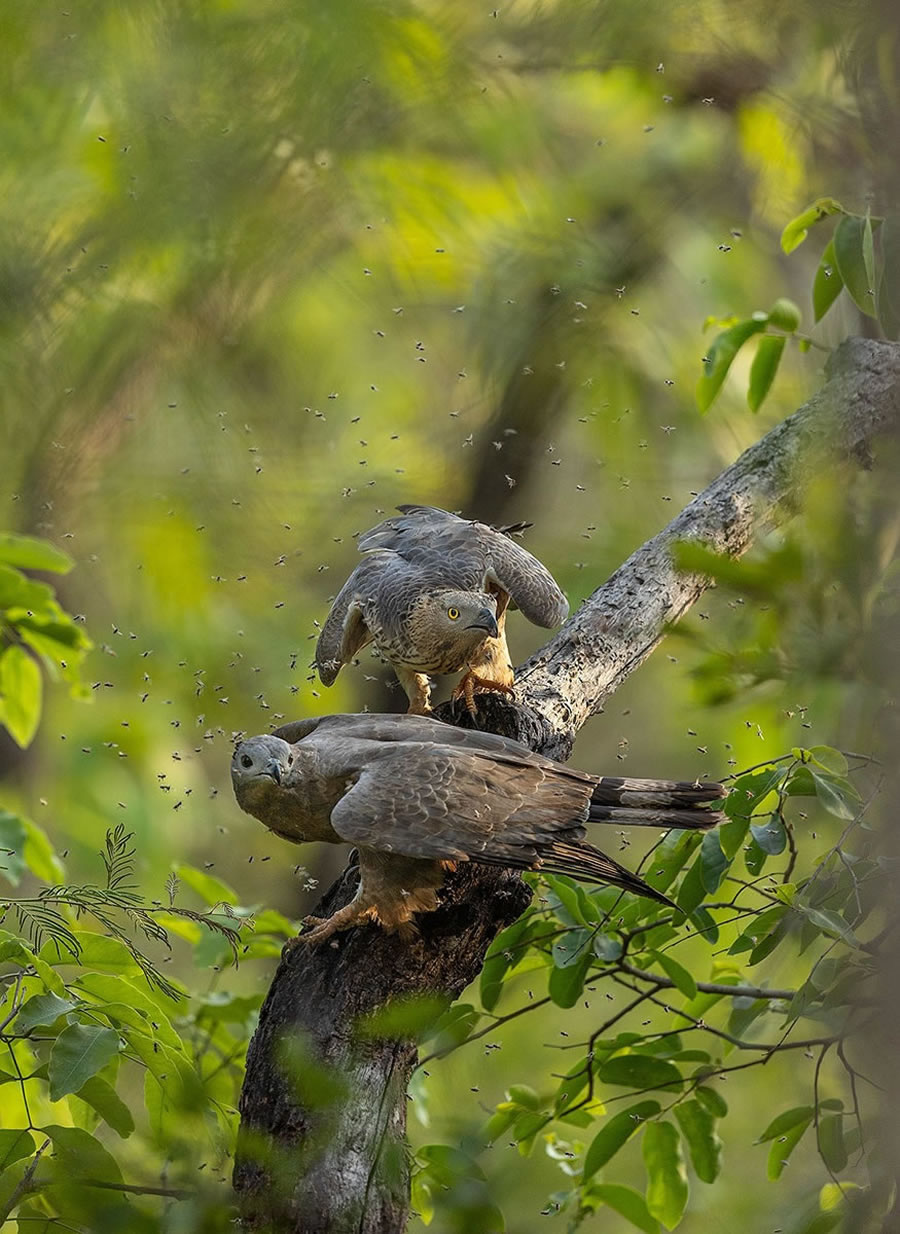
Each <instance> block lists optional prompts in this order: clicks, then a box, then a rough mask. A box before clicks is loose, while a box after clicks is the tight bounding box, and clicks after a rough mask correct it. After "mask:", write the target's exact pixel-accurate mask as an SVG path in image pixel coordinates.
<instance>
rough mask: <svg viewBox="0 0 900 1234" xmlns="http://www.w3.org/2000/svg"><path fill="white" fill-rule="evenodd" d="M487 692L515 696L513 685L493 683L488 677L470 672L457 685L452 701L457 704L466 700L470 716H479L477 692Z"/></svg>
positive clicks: (501, 682) (499, 682)
mask: <svg viewBox="0 0 900 1234" xmlns="http://www.w3.org/2000/svg"><path fill="white" fill-rule="evenodd" d="M487 690H494V691H499V692H500V693H502V694H513V695H514V694H515V690H514V689H513V687H512V685H508V684H507V683H506V682H505V681H491V680H490V678H488V677H481V676H479V674H478V673H475V672H473V671H471V670H470V671H469V672H468V673H466V675H465V676H464V677H462V678H461V679H460V680H459V682H458V683H457V685H456V688H455V689H454V691H453V693H452V694H451V696H450V697H451V699H452V701H453V702H454V703H455V702H457V700H458V699H461V698H464V699H465V700H466V710H467V711H468V713H469V715H471V716H476V715H478V708H477V707H476V706H475V694H476V692H484V691H487Z"/></svg>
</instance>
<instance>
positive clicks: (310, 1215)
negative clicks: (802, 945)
mask: <svg viewBox="0 0 900 1234" xmlns="http://www.w3.org/2000/svg"><path fill="white" fill-rule="evenodd" d="M829 378H830V379H829V381H828V382H827V384H826V385H825V386H824V387H823V388H822V390H820V391H819V393H818V394H816V395H815V396H814V397H813V398H812V399H810V401H809V402H808V403H807V404H806V405H805V406H804V407H802V408H801V409H800V410H799V411H798V412H796V413H795V414H794V415H793V416H791V417H789V418H788V419H787V420H785V421H784V422H783V423H782V424H779V425H778V426H777V427H776V428H774V429H772V431H771V432H770V433H768V434H767V435H766V436H765V437H764V438H763V439H762V440H761V441H760V442H759V443H757V445H755V446H753V447H751V449H749V450H747V451H745V453H744V454H742V455H741V457H740V458H739V459H738V460H737V461H736V462H735V463H733V464H732V465H731V466H730V467H729V468H727V469H726V470H725V471H724V472H723V473H722V474H721V475H720V476H719V477H718V479H717V480H715V481H714V482H713V483H712V484H711V485H710V486H709V487H708V488H707V489H706V491H705V492H703V493H702V494H701V495H700V496H699V497H697V498H696V500H694V501H692V502H691V504H690V505H689V506H687V507H686V509H685V510H683V511H682V512H681V514H679V515H678V516H677V518H675V519H674V520H673V522H672V523H670V524H669V526H668V527H667V528H665V530H663V531H662V532H660V534H659V535H657V536H655V537H654V538H653V539H652V540H650V541H648V542H647V544H645V545H643V547H641V548H639V549H638V550H637V551H636V552H635V553H634V554H632V556H631V557H630V558H629V559H628V561H626V562H625V563H624V565H622V566H621V567H620V568H619V569H618V570H617V571H616V572H615V574H613V575H612V577H611V578H610V579H608V580H607V582H606V583H604V584H603V586H601V587H600V588H599V589H598V590H597V591H596V592H595V593H594V594H593V596H591V597H590V599H589V600H588V601H587V602H586V603H585V604H584V605H583V606H582V608H581V609H580V610H579V611H578V612H577V613H576V614H575V615H574V616H573V617H572V618H571V619H570V620H569V621H568V622H567V623H566V625H565V626H564V627H563V628H562V630H561V631H560V632H559V634H558V635H557V636H556V637H555V638H554V639H553V640H552V641H551V642H550V643H549V644H548V645H547V646H546V647H545V648H544V649H543V650H542V651H540V652H538V654H537V655H536V656H534V657H532V659H531V660H529V661H528V663H527V664H525V665H524V666H523V667H522V669H521V670H520V671H519V673H518V676H517V695H518V698H519V702H518V703H510V702H507V701H506V700H505V699H504V698H501V697H498V696H496V695H484V696H482V697H481V698H479V714H478V724H479V727H481V728H485V729H490V730H492V731H495V732H499V733H502V734H503V735H505V736H510V737H514V738H516V739H518V740H519V741H522V742H524V744H526V745H528V746H529V747H530V748H531V749H534V750H540V751H542V752H543V753H548V754H551V755H553V756H555V757H562V758H564V757H566V755H567V754H568V753H569V750H570V749H571V745H572V741H573V740H574V737H575V734H576V732H577V730H578V729H579V727H580V726H581V725H582V724H583V723H584V722H585V720H587V719H588V718H589V717H590V716H591V715H593V714H594V713H596V712H597V711H598V710H599V709H600V708H601V705H602V702H603V700H604V699H605V698H606V697H608V695H610V694H611V693H612V692H613V691H614V690H615V689H616V688H617V687H618V686H619V685H620V684H621V683H622V682H623V681H624V680H625V678H626V677H627V676H628V675H629V674H630V673H631V672H633V671H634V669H635V668H637V667H638V665H639V664H641V663H642V661H643V660H644V659H645V658H646V657H647V656H648V655H649V654H650V652H651V651H652V650H653V648H654V647H655V646H656V644H657V643H658V642H659V640H660V639H661V638H662V636H663V634H664V633H665V630H666V628H667V627H668V626H669V625H670V624H671V623H672V622H673V621H676V620H677V619H678V618H679V617H680V616H681V615H682V614H683V613H684V612H686V610H687V609H688V608H689V607H690V606H691V604H693V603H694V601H695V600H696V599H697V598H698V597H699V596H700V595H701V594H702V592H703V591H704V589H705V588H706V587H707V586H708V580H707V579H706V578H704V577H701V576H698V575H690V574H682V573H679V572H678V571H677V570H676V569H675V567H674V564H673V562H672V557H671V548H672V545H673V544H674V543H675V542H677V541H679V540H686V539H694V540H699V541H702V542H703V543H704V544H706V545H708V546H709V547H710V548H712V549H715V550H717V551H719V552H723V553H728V554H730V555H732V556H737V555H739V554H741V553H743V552H744V551H745V550H746V549H747V547H748V546H749V544H750V543H751V540H752V539H753V537H754V535H756V534H757V533H758V532H759V531H761V530H764V529H767V528H769V527H772V526H774V525H776V524H777V523H778V522H780V521H782V520H783V519H784V518H786V517H787V516H788V515H789V514H791V513H792V512H793V511H794V510H796V509H797V506H798V503H799V498H800V496H801V495H802V492H803V489H804V487H805V485H806V484H807V483H808V481H809V479H810V478H811V477H812V476H814V475H815V474H817V472H818V471H819V470H820V469H821V468H822V467H823V466H825V465H826V464H834V463H835V462H839V461H844V460H846V461H850V462H853V463H855V464H856V465H859V466H864V467H868V466H870V465H871V461H872V457H873V451H874V447H875V442H876V440H877V438H878V437H879V436H880V435H881V434H882V433H884V432H885V431H886V430H887V429H889V428H896V426H897V424H898V422H900V346H898V345H896V344H891V343H877V342H872V341H870V340H864V339H854V340H850V341H849V342H847V343H845V344H843V346H842V347H840V348H839V349H838V351H837V352H836V353H835V355H834V356H833V357H832V361H831V364H830V366H829ZM438 714H439V716H440V717H441V718H442V719H446V720H448V721H449V722H453V723H458V724H460V725H462V726H471V724H472V721H471V718H470V717H469V716H468V713H467V712H466V711H465V709H464V708H459V709H456V710H454V708H452V707H449V706H446V705H445V707H444V708H442V709H439V712H438ZM356 881H357V880H356V875H355V871H354V869H353V868H352V867H351V868H349V869H348V870H347V871H345V872H344V875H343V876H342V878H341V879H340V880H339V881H338V882H337V883H336V884H335V885H334V887H332V888H331V889H330V890H329V891H328V892H327V894H326V895H325V897H324V899H323V901H322V903H321V904H320V905H319V907H318V908H317V909H316V910H315V911H316V915H319V916H327V915H328V914H329V913H331V912H333V911H334V910H335V909H336V908H337V907H339V906H341V905H342V904H345V903H346V902H347V901H348V900H349V899H350V897H351V896H352V894H353V892H354V890H355V886H356ZM529 899H530V893H529V891H528V889H527V888H526V887H525V886H524V884H523V883H522V882H521V880H520V879H519V878H518V877H517V876H516V875H514V874H512V873H511V872H509V871H497V870H492V869H489V868H485V867H475V866H474V865H467V866H463V867H462V868H461V869H460V870H459V871H458V872H457V873H456V874H455V875H453V876H451V877H450V878H449V879H448V884H447V887H446V889H445V891H444V893H443V897H442V905H441V908H440V909H439V910H438V911H437V912H434V913H428V914H423V915H422V917H421V921H420V934H419V936H418V937H417V938H416V940H415V941H414V942H413V943H407V942H404V941H403V940H402V939H400V938H399V937H398V936H397V935H388V934H385V933H384V932H383V931H381V930H379V929H378V928H377V927H374V926H366V927H363V928H357V929H354V930H351V931H348V932H347V933H346V934H343V935H340V936H338V937H337V938H335V939H334V940H333V942H332V943H331V944H330V945H329V946H324V947H319V948H315V949H307V948H303V947H297V948H295V949H294V950H293V951H292V952H291V953H290V954H289V955H288V956H287V957H286V958H283V959H282V962H281V964H280V965H279V968H278V971H277V972H276V974H275V978H274V981H273V983H272V987H271V989H270V991H269V994H268V997H267V998H266V1001H265V1003H264V1004H263V1007H262V1009H261V1011H260V1021H259V1027H258V1029H257V1032H256V1034H255V1036H254V1038H253V1041H252V1043H251V1046H250V1050H249V1053H248V1056H247V1073H246V1077H245V1081H244V1088H243V1093H242V1095H241V1118H242V1124H241V1135H240V1139H239V1144H238V1151H237V1155H236V1160H235V1169H234V1185H235V1189H236V1191H237V1192H238V1197H239V1203H240V1206H241V1212H242V1218H243V1228H244V1229H246V1230H251V1231H252V1230H256V1231H262V1230H265V1231H267V1232H268V1231H271V1232H272V1234H311V1232H313V1231H314V1232H315V1234H398V1232H399V1231H402V1230H403V1228H404V1226H405V1223H406V1217H407V1214H408V1211H409V1162H408V1156H407V1150H406V1144H405V1127H406V1103H407V1094H406V1086H407V1081H408V1079H409V1076H410V1075H411V1073H412V1070H413V1068H414V1066H415V1063H416V1048H415V1043H414V1042H412V1041H409V1040H401V1041H396V1040H381V1039H372V1038H366V1037H362V1036H361V1035H360V1034H359V1033H358V1031H357V1029H358V1025H359V1021H360V1020H361V1019H362V1018H364V1017H365V1016H366V1015H367V1014H368V1013H370V1012H372V1011H374V1010H375V1009H377V1008H380V1007H383V1006H384V1005H385V1004H388V1003H391V1002H394V1001H396V1000H398V999H405V998H409V997H415V996H423V995H430V996H435V995H436V996H437V997H438V998H439V999H441V1000H442V1001H444V1002H446V1003H449V1002H450V1001H451V1000H452V999H453V998H455V997H456V996H457V995H458V994H459V993H460V992H461V991H462V989H463V988H464V987H465V986H466V985H467V984H468V982H469V981H471V980H472V979H473V978H474V977H475V976H476V975H477V974H478V972H479V970H480V968H481V964H482V961H483V958H484V953H485V951H486V950H487V947H488V946H489V944H490V942H491V940H492V939H493V938H494V937H495V935H496V934H497V933H498V931H499V930H501V929H502V928H503V927H504V926H505V925H507V924H509V923H510V922H511V921H513V920H514V919H515V918H516V917H517V916H518V915H519V914H520V913H521V912H522V910H523V909H524V908H525V906H526V905H527V903H528V901H529ZM641 977H642V978H643V979H646V977H647V974H646V973H642V974H641ZM733 992H734V991H733V990H732V989H730V988H729V989H728V993H733ZM648 993H649V992H648ZM772 993H773V992H772V991H767V992H763V991H760V992H759V996H760V997H772ZM782 993H784V992H782Z"/></svg>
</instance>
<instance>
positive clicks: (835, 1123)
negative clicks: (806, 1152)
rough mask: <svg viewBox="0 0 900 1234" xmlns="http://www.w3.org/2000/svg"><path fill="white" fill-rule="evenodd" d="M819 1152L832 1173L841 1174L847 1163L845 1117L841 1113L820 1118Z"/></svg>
mask: <svg viewBox="0 0 900 1234" xmlns="http://www.w3.org/2000/svg"><path fill="white" fill-rule="evenodd" d="M818 1144H819V1153H820V1154H821V1157H822V1160H823V1161H824V1162H825V1164H826V1165H827V1166H828V1168H829V1170H831V1172H832V1174H840V1172H841V1170H843V1169H844V1168H845V1167H846V1165H847V1148H846V1145H845V1144H844V1119H843V1115H841V1114H829V1115H828V1117H827V1118H820V1119H819V1127H818Z"/></svg>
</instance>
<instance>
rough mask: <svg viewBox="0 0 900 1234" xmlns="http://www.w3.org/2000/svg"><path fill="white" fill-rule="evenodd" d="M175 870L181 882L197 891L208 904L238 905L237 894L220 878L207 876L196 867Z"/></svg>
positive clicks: (187, 866) (175, 868)
mask: <svg viewBox="0 0 900 1234" xmlns="http://www.w3.org/2000/svg"><path fill="white" fill-rule="evenodd" d="M174 870H175V873H176V874H177V875H178V878H179V880H180V881H181V882H182V883H184V884H185V886H187V887H190V888H191V890H192V891H196V893H197V895H198V896H200V898H201V899H202V900H205V901H206V903H207V904H231V905H234V904H237V903H238V896H237V892H235V891H234V890H233V889H232V888H231V887H229V886H228V884H227V883H223V882H222V880H221V879H220V878H214V877H213V875H212V874H207V872H206V871H205V870H198V869H196V868H195V867H194V866H189V865H184V864H181V865H176V866H174Z"/></svg>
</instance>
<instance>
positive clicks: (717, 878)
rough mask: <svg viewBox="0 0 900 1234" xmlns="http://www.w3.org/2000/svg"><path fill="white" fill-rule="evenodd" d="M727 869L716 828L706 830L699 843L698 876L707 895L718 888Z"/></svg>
mask: <svg viewBox="0 0 900 1234" xmlns="http://www.w3.org/2000/svg"><path fill="white" fill-rule="evenodd" d="M726 826H728V824H726ZM727 869H728V858H727V857H726V856H725V853H724V852H723V850H722V841H721V840H720V839H719V832H718V830H716V831H707V833H706V835H705V836H704V837H703V843H702V844H701V845H700V876H701V879H702V881H703V889H704V891H705V892H706V893H707V895H712V893H713V892H714V891H716V890H717V889H718V886H719V883H721V881H722V878H723V876H724V874H725V871H726V870H727Z"/></svg>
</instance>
